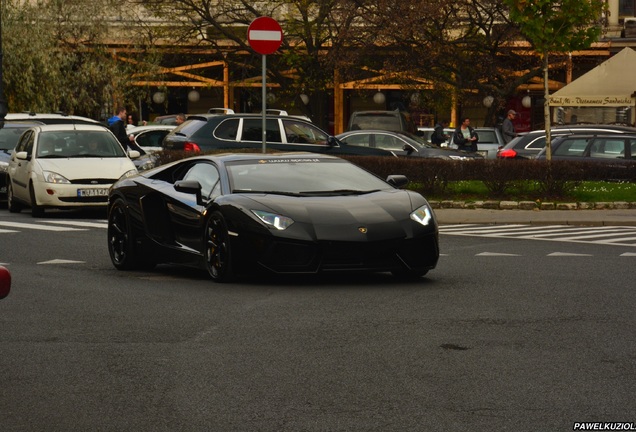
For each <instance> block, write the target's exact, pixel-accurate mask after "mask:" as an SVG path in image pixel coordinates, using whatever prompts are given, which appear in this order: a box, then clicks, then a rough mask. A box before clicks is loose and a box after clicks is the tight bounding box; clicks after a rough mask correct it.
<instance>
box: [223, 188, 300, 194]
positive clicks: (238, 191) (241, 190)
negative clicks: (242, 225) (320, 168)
mask: <svg viewBox="0 0 636 432" xmlns="http://www.w3.org/2000/svg"><path fill="white" fill-rule="evenodd" d="M232 193H235V194H243V193H251V194H269V195H286V196H300V194H298V193H296V192H285V191H264V190H254V189H234V190H233V191H232Z"/></svg>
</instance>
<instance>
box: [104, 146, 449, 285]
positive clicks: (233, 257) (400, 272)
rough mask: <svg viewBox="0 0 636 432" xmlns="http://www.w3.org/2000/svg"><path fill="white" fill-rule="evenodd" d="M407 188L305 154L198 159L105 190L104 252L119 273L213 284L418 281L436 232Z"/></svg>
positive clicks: (432, 256) (399, 181)
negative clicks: (189, 274) (182, 276)
mask: <svg viewBox="0 0 636 432" xmlns="http://www.w3.org/2000/svg"><path fill="white" fill-rule="evenodd" d="M407 182H408V180H407V179H406V178H405V177H404V176H399V175H396V176H389V178H388V179H387V180H386V181H384V180H382V179H380V178H378V177H376V176H375V175H373V174H371V173H369V172H367V171H365V170H363V169H361V168H359V167H357V166H355V165H353V164H351V163H349V162H347V161H345V160H343V159H340V158H336V157H333V156H325V155H317V154H313V153H293V154H290V153H287V154H226V155H215V156H199V157H193V158H189V159H184V160H180V161H177V162H173V163H171V164H167V165H163V166H160V167H158V168H155V169H152V170H149V171H145V172H143V173H142V174H140V175H138V176H135V177H130V178H127V179H122V180H120V181H119V182H117V183H115V184H114V185H113V187H112V188H111V190H110V195H109V204H108V251H109V253H110V257H111V260H112V262H113V265H114V266H115V267H116V268H117V269H120V270H127V269H143V268H145V269H149V268H153V267H154V266H155V265H156V264H160V263H177V264H178V263H181V264H186V265H194V266H198V267H201V268H204V269H206V270H207V271H208V273H209V274H210V276H211V278H212V279H213V280H215V281H217V282H225V281H229V280H230V279H232V277H233V276H234V275H236V274H241V273H251V272H255V271H257V270H268V271H270V272H274V273H307V274H315V273H320V272H328V271H352V270H353V271H373V272H384V271H390V272H392V273H393V274H395V275H397V276H403V277H404V276H406V277H421V276H423V275H425V274H426V273H427V272H428V271H429V270H431V269H433V268H435V266H436V264H437V260H438V258H439V247H438V227H437V222H436V220H435V216H434V214H433V211H432V210H431V208H430V206H429V204H428V203H427V201H426V200H425V199H424V197H422V196H421V195H420V194H418V193H416V192H413V191H408V190H402V189H399V188H400V187H403V186H405V185H406V183H407Z"/></svg>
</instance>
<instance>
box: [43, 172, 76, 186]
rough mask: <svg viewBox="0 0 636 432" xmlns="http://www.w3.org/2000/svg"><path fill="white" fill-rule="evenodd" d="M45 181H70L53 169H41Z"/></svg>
mask: <svg viewBox="0 0 636 432" xmlns="http://www.w3.org/2000/svg"><path fill="white" fill-rule="evenodd" d="M42 175H43V176H44V181H45V182H46V183H67V184H68V183H70V181H68V179H67V178H66V177H64V176H63V175H60V174H58V173H56V172H53V171H42Z"/></svg>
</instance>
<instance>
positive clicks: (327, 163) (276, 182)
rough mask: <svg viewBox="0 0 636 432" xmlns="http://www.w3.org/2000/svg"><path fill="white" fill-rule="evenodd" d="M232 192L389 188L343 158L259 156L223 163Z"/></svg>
mask: <svg viewBox="0 0 636 432" xmlns="http://www.w3.org/2000/svg"><path fill="white" fill-rule="evenodd" d="M227 172H228V175H229V177H230V187H231V188H232V191H233V192H234V193H245V192H254V193H258V192H268V193H279V194H305V195H312V194H316V193H325V192H327V193H330V194H336V195H341V194H352V193H368V192H373V191H377V190H387V189H393V187H392V186H390V185H389V184H387V183H386V182H384V181H382V180H380V179H379V178H377V177H375V176H374V175H372V174H370V173H368V172H367V171H365V170H363V169H361V168H359V167H357V166H355V165H353V164H351V163H349V162H347V161H344V160H325V159H318V158H316V159H293V158H289V159H269V160H268V159H263V160H251V161H236V162H230V163H228V164H227Z"/></svg>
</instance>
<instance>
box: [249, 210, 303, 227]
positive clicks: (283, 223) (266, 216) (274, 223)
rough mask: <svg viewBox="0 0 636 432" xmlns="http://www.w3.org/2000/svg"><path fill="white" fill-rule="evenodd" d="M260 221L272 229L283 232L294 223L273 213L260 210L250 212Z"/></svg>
mask: <svg viewBox="0 0 636 432" xmlns="http://www.w3.org/2000/svg"><path fill="white" fill-rule="evenodd" d="M252 213H254V214H255V215H256V216H257V217H258V218H259V219H260V220H262V221H263V223H264V224H265V225H267V226H271V227H274V228H276V229H278V230H284V229H286V228H288V227H289V226H290V225H291V224H293V223H294V221H293V219H291V218H288V217H287V216H282V215H279V214H275V213H270V212H266V211H261V210H252Z"/></svg>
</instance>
